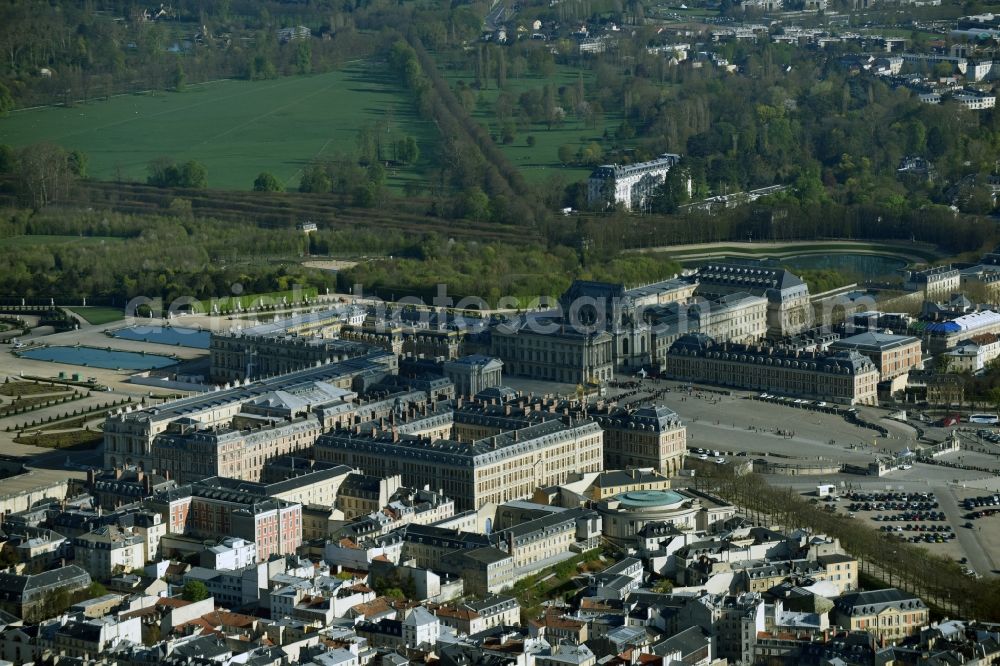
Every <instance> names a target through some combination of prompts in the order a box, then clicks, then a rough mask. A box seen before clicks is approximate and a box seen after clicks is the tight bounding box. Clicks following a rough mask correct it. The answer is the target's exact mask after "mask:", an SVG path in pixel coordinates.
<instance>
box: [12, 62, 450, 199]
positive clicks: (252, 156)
mask: <svg viewBox="0 0 1000 666" xmlns="http://www.w3.org/2000/svg"><path fill="white" fill-rule="evenodd" d="M386 119H390V120H391V127H390V132H391V133H392V134H393V135H395V136H397V137H401V136H403V135H407V134H408V135H412V136H414V137H415V138H416V139H417V141H418V144H419V146H420V152H421V154H422V158H421V160H420V161H419V162H418V163H417V164H416V165H414V166H412V167H409V168H407V169H405V170H401V171H400V172H398V173H394V174H390V175H389V184H390V186H394V187H400V186H401V185H402V184H403V183H404V182H405V180H406V179H408V178H416V177H417V176H418V175H419V174H421V173H422V172H423V171H425V170H426V168H427V167H428V166H429V164H430V157H432V155H433V152H434V150H433V149H434V144H435V142H436V139H435V136H436V135H435V130H434V128H433V126H432V125H431V124H430V123H427V122H425V121H423V120H421V119H419V118H418V117H417V116H416V114H415V112H414V109H413V103H412V100H411V98H410V97H409V95H408V94H407V93H405V92H404V91H403V90H402V88H401V87H400V86H399V85H398V84H397V83H396V82H395V80H393V79H392V78H391V77H390V75H389V74H388V72H387V71H386V70H385V68H384V67H383V66H381V65H379V64H375V63H369V62H355V63H351V64H349V65H347V66H346V67H345V68H344V69H343V70H340V71H336V72H330V73H326V74H315V75H311V76H295V77H286V78H280V79H275V80H272V81H220V82H215V83H210V84H205V85H198V86H189V87H188V89H187V90H185V91H184V92H181V93H163V92H161V93H155V94H141V95H124V96H120V97H115V98H112V99H111V100H110V101H107V102H104V101H98V102H92V103H88V104H84V105H79V106H75V107H72V108H55V107H51V108H42V109H32V110H26V111H20V112H15V113H12V114H10V115H9V116H8V117H7V118H4V119H3V120H0V144H3V143H6V144H10V145H13V146H23V145H28V144H32V143H36V142H39V141H51V142H53V143H57V144H59V145H61V146H63V147H65V148H68V149H78V150H81V151H83V152H84V153H86V154H87V156H88V158H89V175H90V176H91V177H94V178H98V179H103V180H114V179H118V178H119V177H120V178H123V179H131V180H139V181H145V179H146V175H147V166H148V164H149V162H150V161H151V160H153V159H155V158H157V157H162V156H165V157H170V158H172V159H175V160H178V161H186V160H197V161H199V162H201V163H202V164H204V165H205V166H206V167H207V169H208V184H209V187H216V188H230V189H239V190H249V189H250V187H251V185H252V183H253V180H254V178H255V177H256V176H257V174H258V173H260V172H262V171H269V172H271V173H273V174H274V175H275V177H277V178H278V180H280V181H281V182H283V183H284V184H285V185H286V187H297V186H298V182H299V175H300V172H301V169H302V167H303V166H304V165H306V164H307V163H308V162H309V161H310V160H312V159H313V158H316V157H324V156H327V157H330V156H334V155H337V154H349V153H353V152H354V150H355V147H356V139H357V131H358V129H359V128H361V127H362V126H364V125H366V124H370V123H373V122H374V121H376V120H386Z"/></svg>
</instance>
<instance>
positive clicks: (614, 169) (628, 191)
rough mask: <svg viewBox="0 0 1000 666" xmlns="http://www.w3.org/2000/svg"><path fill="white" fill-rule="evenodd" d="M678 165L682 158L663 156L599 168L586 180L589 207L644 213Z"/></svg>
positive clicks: (666, 154)
mask: <svg viewBox="0 0 1000 666" xmlns="http://www.w3.org/2000/svg"><path fill="white" fill-rule="evenodd" d="M679 161H680V155H674V154H671V153H664V154H663V155H660V156H659V157H657V158H656V159H654V160H650V161H648V162H637V163H635V164H626V165H620V164H604V165H602V166H599V167H597V168H596V169H594V171H593V172H592V173H591V174H590V178H588V179H587V203H589V204H590V205H592V206H593V205H595V204H605V205H620V206H621V207H622V208H624V209H625V210H642V209H644V208H645V207H646V205H647V203H648V201H649V199H650V198H651V197H652V195H653V193H654V192H655V191H656V188H657V187H659V186H660V185H661V184H662V183H663V181H664V179H665V178H666V176H667V172H668V171H670V169H671V168H673V167H674V166H675V165H676V164H677V162H679Z"/></svg>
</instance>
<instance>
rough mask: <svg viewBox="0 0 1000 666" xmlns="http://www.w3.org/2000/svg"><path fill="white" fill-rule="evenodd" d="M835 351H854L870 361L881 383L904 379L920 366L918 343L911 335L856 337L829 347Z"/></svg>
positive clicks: (868, 335) (886, 334) (870, 333)
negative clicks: (901, 376)
mask: <svg viewBox="0 0 1000 666" xmlns="http://www.w3.org/2000/svg"><path fill="white" fill-rule="evenodd" d="M829 349H831V350H836V351H856V352H858V353H859V354H861V355H863V356H866V357H868V358H870V359H871V360H872V362H873V363H874V364H875V367H877V368H878V369H879V372H880V373H881V375H880V377H881V380H882V381H886V380H889V379H893V378H895V377H899V376H900V375H905V374H906V373H908V372H909V371H910V370H911V369H913V368H918V369H919V368H920V367H921V366H922V364H923V356H922V354H921V350H920V349H921V345H920V339H919V338H915V337H913V336H911V335H891V334H889V333H876V332H868V333H859V334H857V335H852V336H850V337H847V338H842V339H840V340H837V341H835V342H833V343H831V344H830V346H829Z"/></svg>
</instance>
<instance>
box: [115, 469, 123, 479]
mask: <svg viewBox="0 0 1000 666" xmlns="http://www.w3.org/2000/svg"><path fill="white" fill-rule="evenodd" d="M124 471H125V470H123V469H122V468H121V467H115V481H117V480H118V479H120V478H122V473H123V472H124Z"/></svg>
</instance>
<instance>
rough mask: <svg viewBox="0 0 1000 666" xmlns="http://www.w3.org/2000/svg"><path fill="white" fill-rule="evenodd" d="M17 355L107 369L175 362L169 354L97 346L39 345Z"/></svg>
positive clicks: (124, 368) (148, 367) (145, 366)
mask: <svg viewBox="0 0 1000 666" xmlns="http://www.w3.org/2000/svg"><path fill="white" fill-rule="evenodd" d="M19 355H20V356H21V357H22V358H30V359H33V360H36V361H52V362H53V363H67V364H69V365H82V366H86V367H90V368H105V369H108V370H152V369H153V368H165V367H166V366H168V365H173V364H174V363H177V360H176V359H173V358H170V357H169V356H160V355H159V354H143V353H140V352H129V351H116V350H114V349H98V348H97V347H40V348H38V349H29V350H27V351H24V352H19Z"/></svg>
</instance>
